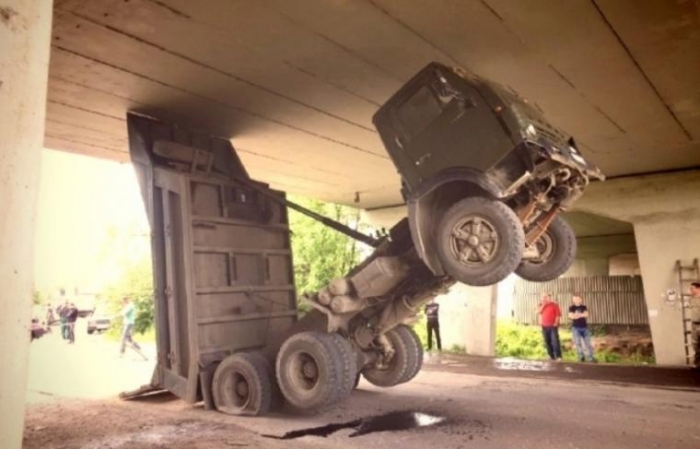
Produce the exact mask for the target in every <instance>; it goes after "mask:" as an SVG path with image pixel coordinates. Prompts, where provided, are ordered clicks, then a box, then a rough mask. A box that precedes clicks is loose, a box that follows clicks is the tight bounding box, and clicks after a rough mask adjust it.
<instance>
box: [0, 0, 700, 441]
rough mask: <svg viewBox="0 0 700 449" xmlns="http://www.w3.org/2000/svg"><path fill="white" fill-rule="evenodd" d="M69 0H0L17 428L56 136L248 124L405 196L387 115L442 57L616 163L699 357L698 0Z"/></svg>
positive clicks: (12, 397) (667, 318) (7, 315)
mask: <svg viewBox="0 0 700 449" xmlns="http://www.w3.org/2000/svg"><path fill="white" fill-rule="evenodd" d="M53 3H54V4H52V1H51V0H2V1H0V105H2V107H1V108H0V136H2V138H1V139H0V158H1V160H2V162H1V163H0V180H1V182H0V201H2V204H3V205H5V217H6V219H5V220H2V221H0V247H1V249H2V258H1V259H0V282H2V284H3V285H4V286H6V290H5V295H4V298H5V299H3V300H2V303H0V304H1V305H2V306H1V309H0V311H1V313H0V354H2V359H3V360H10V362H9V363H6V364H5V366H4V369H3V370H1V371H0V404H1V406H0V415H2V416H3V417H10V418H9V419H5V418H3V420H2V421H3V432H2V438H0V442H1V443H2V444H0V446H2V447H8V448H11V447H19V444H20V439H19V438H20V436H19V433H17V431H16V430H17V429H20V428H21V423H22V413H21V410H22V406H21V404H22V401H23V394H24V388H23V385H24V380H23V379H24V376H25V372H26V348H27V342H26V338H25V333H26V332H25V331H26V321H27V319H26V318H27V317H28V316H29V312H28V308H29V304H28V302H27V303H26V304H24V303H18V302H16V298H29V297H30V294H31V285H32V280H31V269H30V268H29V267H31V266H32V263H31V258H32V237H33V235H32V234H33V233H32V223H33V216H34V204H35V195H36V188H35V187H36V184H37V181H38V179H37V173H38V171H37V166H38V164H39V153H38V151H39V149H40V148H41V147H42V146H46V147H48V148H55V149H60V150H65V151H72V152H77V153H83V154H90V155H93V156H97V157H102V158H110V159H114V160H122V161H123V160H126V159H127V141H126V127H125V121H124V116H125V113H126V111H129V110H133V111H138V112H143V113H147V114H151V115H154V116H158V117H160V118H163V119H166V120H175V121H177V122H180V123H182V124H184V125H189V126H193V127H196V128H199V129H202V130H206V131H209V132H211V133H214V134H217V135H219V136H224V137H227V138H231V139H232V141H233V143H234V145H235V146H236V148H237V149H238V151H239V152H240V154H241V157H242V159H243V161H244V163H245V164H246V166H247V167H248V168H249V170H250V172H251V174H252V175H253V176H255V177H257V178H259V179H261V180H264V181H267V182H269V183H271V184H272V185H273V186H275V187H278V188H280V189H284V190H287V191H290V192H295V193H300V194H304V195H307V196H312V197H316V198H321V199H325V200H331V201H336V202H340V203H345V204H354V205H356V206H358V207H361V208H363V209H366V210H369V211H374V212H376V213H390V212H391V207H392V206H400V203H401V199H400V196H399V193H398V186H399V180H398V178H397V176H396V173H395V170H394V168H393V166H392V164H391V163H390V161H389V159H388V157H387V156H386V154H385V153H384V150H383V148H382V145H381V143H380V141H379V139H378V136H377V134H376V132H375V131H374V129H373V127H372V124H371V117H372V114H373V113H374V111H375V110H376V108H377V106H378V105H379V104H381V102H382V101H384V99H386V98H387V97H388V96H389V95H390V94H391V93H393V92H394V91H395V90H396V89H397V88H398V87H399V86H400V85H401V83H403V82H404V81H406V80H407V79H408V78H409V77H410V76H411V75H412V74H413V73H415V72H416V71H417V70H418V69H419V68H420V67H422V66H423V65H424V64H425V63H426V62H428V61H432V60H437V61H441V62H445V63H448V64H452V65H459V66H462V67H464V68H466V69H469V70H472V71H474V72H476V73H479V74H481V75H483V76H486V77H488V78H491V79H494V80H495V81H498V82H500V83H502V84H505V85H508V86H511V87H512V88H514V89H515V90H517V91H518V92H520V93H521V94H523V95H525V96H526V97H528V98H530V99H531V100H533V101H534V102H536V103H537V104H538V106H539V107H540V108H541V109H542V110H543V111H544V112H545V113H546V115H547V116H548V117H549V118H550V119H551V120H552V121H553V122H555V123H556V124H557V125H559V126H560V127H562V128H564V129H566V130H568V131H569V132H571V133H572V134H573V135H575V136H576V138H577V140H578V141H579V142H580V143H581V144H582V146H583V149H584V151H585V152H586V154H587V156H589V157H590V158H591V159H593V160H594V161H595V162H596V163H597V164H598V165H599V166H600V167H601V168H602V169H603V171H604V172H605V173H606V174H607V175H608V176H610V177H612V178H613V180H612V181H610V182H608V183H605V184H602V185H599V186H595V187H594V188H591V192H590V193H589V194H588V196H587V197H586V198H585V199H584V200H583V201H582V202H581V204H580V206H579V207H580V209H581V210H583V211H588V212H593V213H596V214H600V215H605V216H607V217H611V218H618V219H622V220H626V221H628V222H631V223H632V224H633V226H634V230H635V233H636V244H637V248H638V250H639V253H640V259H641V263H642V274H643V275H644V278H645V281H644V282H645V289H646V291H647V295H648V297H649V299H648V300H649V302H650V304H649V310H656V311H657V315H655V316H654V317H653V320H652V332H653V333H654V340H655V341H654V343H655V346H656V348H657V358H658V360H659V362H660V363H669V364H675V363H681V359H680V358H679V352H678V346H677V343H678V338H679V335H680V334H679V332H680V327H679V326H680V324H679V322H678V319H679V318H678V313H679V312H678V311H677V310H675V309H671V308H660V307H659V305H660V304H657V302H658V301H661V299H660V298H659V294H660V292H662V291H664V290H665V289H666V288H668V287H669V285H668V284H669V283H670V282H671V280H672V279H673V278H672V273H673V271H672V270H673V262H675V260H676V259H691V258H693V257H698V252H700V250H699V249H698V248H700V216H699V214H698V210H699V209H700V205H699V204H698V203H699V202H700V200H699V199H698V195H697V192H698V190H697V189H698V187H700V186H699V185H698V182H697V179H698V172H696V171H692V169H695V168H697V167H698V166H700V90H699V89H698V88H697V84H696V83H697V79H699V78H700V52H698V51H697V48H699V47H700V6H699V5H698V3H697V2H695V1H690V0H687V1H684V0H677V1H666V0H649V1H646V2H637V1H634V0H575V1H557V0H538V1H535V0H532V1H520V2H514V1H508V0H471V1H457V0H439V1H435V0H433V1H426V0H412V1H405V0H403V1H402V0H357V1H343V0H338V1H323V0H298V1H294V2H290V1H284V0H269V1H265V2H244V1H229V0H208V1H206V2H192V1H188V0H100V1H95V0H93V1H85V0H55V2H53ZM52 20H53V25H51V24H52ZM49 61H50V63H49ZM47 80H48V83H47ZM44 105H46V108H44ZM642 175H651V176H644V177H641V176H642ZM615 178H619V179H615ZM115 188H118V186H115ZM358 193H359V195H358ZM358 196H359V201H357V202H355V199H356V198H358ZM387 208H389V209H387ZM399 210H400V209H399ZM379 211H383V212H379ZM669 212H671V213H669ZM584 221H585V220H584ZM600 227H601V228H606V225H601V226H600ZM605 231H606V229H601V230H600V231H590V232H591V233H593V234H595V233H601V234H604V233H605ZM20 304H22V305H21V306H20ZM654 323H656V324H654ZM667 335H673V337H670V340H668V339H666V336H667ZM5 429H15V432H14V433H13V434H11V433H9V431H8V430H5ZM5 435H8V436H7V437H6V436H5Z"/></svg>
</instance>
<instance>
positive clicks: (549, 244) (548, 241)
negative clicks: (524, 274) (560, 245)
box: [529, 232, 557, 265]
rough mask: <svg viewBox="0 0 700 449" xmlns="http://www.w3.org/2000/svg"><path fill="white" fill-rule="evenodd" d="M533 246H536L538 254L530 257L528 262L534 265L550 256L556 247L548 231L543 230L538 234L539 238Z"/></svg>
mask: <svg viewBox="0 0 700 449" xmlns="http://www.w3.org/2000/svg"><path fill="white" fill-rule="evenodd" d="M535 247H536V248H537V252H538V254H539V256H538V257H536V258H534V259H530V260H529V262H530V263H533V264H535V265H541V264H543V263H545V262H547V261H548V260H549V259H551V258H552V255H553V254H554V253H555V251H556V249H557V244H556V242H555V241H554V239H553V238H552V236H551V235H549V232H545V233H544V234H542V235H541V236H540V238H538V239H537V241H536V242H535Z"/></svg>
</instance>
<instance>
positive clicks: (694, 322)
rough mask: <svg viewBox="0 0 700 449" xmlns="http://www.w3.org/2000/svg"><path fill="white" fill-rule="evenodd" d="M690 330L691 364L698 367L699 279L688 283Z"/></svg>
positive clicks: (699, 351) (699, 340)
mask: <svg viewBox="0 0 700 449" xmlns="http://www.w3.org/2000/svg"><path fill="white" fill-rule="evenodd" d="M690 295H691V298H690V329H691V330H690V332H691V335H690V336H691V342H692V345H693V352H694V354H695V355H694V356H693V365H695V368H696V369H700V281H696V282H693V283H691V284H690Z"/></svg>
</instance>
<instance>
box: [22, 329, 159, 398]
mask: <svg viewBox="0 0 700 449" xmlns="http://www.w3.org/2000/svg"><path fill="white" fill-rule="evenodd" d="M86 326H87V325H86V322H85V320H78V324H77V326H76V330H75V343H74V344H68V342H66V341H64V340H63V339H62V338H61V332H60V328H59V327H58V326H53V327H52V332H51V333H50V334H46V335H44V336H43V337H42V338H40V339H38V340H34V341H33V342H32V343H31V348H30V362H29V380H28V386H27V401H28V402H29V403H37V402H46V401H51V400H54V399H56V398H60V397H66V398H83V399H99V398H108V397H116V396H117V395H118V394H119V393H120V392H122V391H128V390H133V389H135V388H137V387H139V386H141V385H143V384H147V383H149V382H150V380H151V375H152V374H153V368H154V366H155V356H156V351H155V344H152V343H151V344H141V348H142V350H143V352H144V354H145V355H146V357H148V361H144V360H143V358H142V357H141V356H140V355H138V354H137V353H136V352H134V351H133V350H131V349H129V348H127V350H126V352H125V354H124V356H123V357H120V356H119V342H117V341H112V340H108V339H107V338H105V337H104V336H103V335H99V334H93V335H88V333H87V327H86ZM135 340H136V341H137V342H138V335H137V336H136V337H135Z"/></svg>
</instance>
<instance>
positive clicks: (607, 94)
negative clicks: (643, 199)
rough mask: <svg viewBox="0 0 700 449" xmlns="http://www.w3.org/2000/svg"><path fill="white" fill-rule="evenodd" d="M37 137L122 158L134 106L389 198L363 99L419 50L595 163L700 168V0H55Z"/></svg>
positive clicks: (321, 191) (298, 189)
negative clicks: (527, 103)
mask: <svg viewBox="0 0 700 449" xmlns="http://www.w3.org/2000/svg"><path fill="white" fill-rule="evenodd" d="M52 44H53V45H52V53H51V67H50V79H49V102H48V105H47V111H48V113H47V123H46V143H45V144H46V147H48V148H54V149H61V150H67V151H73V152H77V153H84V154H91V155H94V156H98V157H103V158H111V159H115V160H127V159H128V154H127V140H126V126H125V113H126V111H129V110H133V111H138V112H143V113H146V114H149V115H153V116H156V117H160V118H163V119H167V120H174V121H177V122H180V123H182V124H185V125H189V126H194V127H197V128H200V129H203V130H207V131H209V132H212V133H215V134H217V135H220V136H225V137H230V138H231V139H232V141H233V143H234V146H235V147H236V148H237V150H238V151H239V153H240V155H241V157H242V159H243V161H244V163H245V164H246V166H247V167H248V169H249V171H250V172H251V173H252V175H253V176H254V177H256V178H258V179H260V180H263V181H267V182H269V183H271V184H272V185H273V186H275V187H277V188H280V189H283V190H287V191H290V192H294V193H299V194H303V195H307V196H313V197H317V198H321V199H326V200H332V201H336V202H341V203H347V204H353V200H354V198H355V192H360V202H359V204H357V205H359V206H360V207H362V208H370V209H371V208H377V207H384V206H388V205H392V204H397V203H400V202H401V198H400V196H399V180H398V177H397V175H396V171H395V169H394V167H393V165H392V164H391V162H390V160H389V159H388V157H387V156H386V154H385V152H384V149H383V147H382V144H381V142H380V140H379V138H378V135H377V133H376V131H375V130H374V128H373V126H372V123H371V117H372V114H373V113H374V112H375V110H376V109H377V107H378V106H379V105H380V104H381V103H382V102H383V101H384V100H385V99H386V98H388V97H389V96H390V95H391V94H392V93H393V92H394V91H396V90H397V89H398V88H399V86H400V85H401V84H402V83H403V82H404V81H406V80H407V79H408V78H410V77H411V76H412V75H413V74H414V73H415V72H416V71H418V70H419V69H420V68H422V67H423V66H424V65H425V64H426V63H427V62H429V61H433V60H437V61H442V62H445V63H448V64H452V65H459V66H462V67H465V68H468V69H470V70H472V71H474V72H476V73H478V74H481V75H483V76H486V77H488V78H492V79H494V80H495V81H498V82H500V83H503V84H506V85H509V86H511V87H513V88H514V89H516V90H517V91H518V92H520V93H521V94H523V95H525V96H526V97H528V98H529V99H531V101H534V102H536V103H538V104H539V106H540V107H541V108H542V109H543V110H544V111H545V112H546V114H547V116H548V117H549V118H550V120H551V121H553V122H554V123H556V124H557V125H559V126H561V127H562V128H564V129H566V130H567V131H569V132H570V133H572V134H573V135H574V136H575V137H576V138H577V140H578V141H579V142H580V143H581V144H583V146H584V149H585V152H586V153H587V155H588V156H589V157H590V158H591V159H593V160H594V161H595V162H596V163H597V164H598V165H600V166H601V168H602V169H603V170H604V172H606V174H608V175H612V176H618V175H627V174H638V173H649V172H657V171H663V170H669V169H678V168H686V167H697V166H700V88H698V80H699V79H700V51H698V49H699V48H700V2H698V1H697V0H648V1H644V2H639V1H635V0H567V1H563V0H530V1H517V2H516V1H512V0H471V1H469V0H410V1H408V0H294V1H289V0H266V1H244V0H206V1H196V2H195V1H191V0H55V16H54V32H53V42H52Z"/></svg>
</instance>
